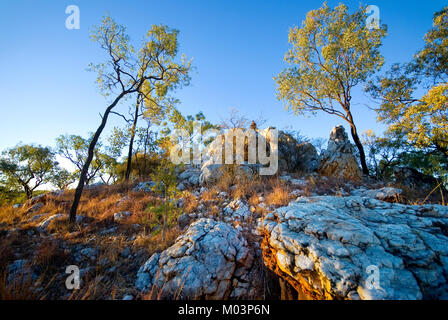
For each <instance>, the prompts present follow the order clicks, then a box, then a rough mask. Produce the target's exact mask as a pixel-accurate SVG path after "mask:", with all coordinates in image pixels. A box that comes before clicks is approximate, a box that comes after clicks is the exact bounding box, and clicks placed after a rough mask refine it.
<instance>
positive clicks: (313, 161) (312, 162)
mask: <svg viewBox="0 0 448 320" xmlns="http://www.w3.org/2000/svg"><path fill="white" fill-rule="evenodd" d="M278 161H279V170H280V171H286V172H290V173H294V172H299V173H311V172H314V171H316V170H317V168H318V166H319V155H318V154H317V151H316V148H314V146H313V145H312V144H311V143H309V142H299V141H297V139H295V138H294V137H293V136H291V135H290V134H287V133H285V132H283V131H280V133H279V135H278Z"/></svg>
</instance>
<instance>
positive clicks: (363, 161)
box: [347, 111, 369, 175]
mask: <svg viewBox="0 0 448 320" xmlns="http://www.w3.org/2000/svg"><path fill="white" fill-rule="evenodd" d="M347 116H348V120H349V123H350V129H351V130H350V131H351V133H352V138H353V141H354V142H355V145H356V147H357V148H358V150H359V159H360V161H361V167H362V173H364V174H365V175H369V168H368V167H367V162H366V154H365V152H364V147H363V146H362V143H361V140H360V139H359V136H358V131H357V129H356V126H355V122H354V121H353V116H352V114H351V112H350V111H348V112H347Z"/></svg>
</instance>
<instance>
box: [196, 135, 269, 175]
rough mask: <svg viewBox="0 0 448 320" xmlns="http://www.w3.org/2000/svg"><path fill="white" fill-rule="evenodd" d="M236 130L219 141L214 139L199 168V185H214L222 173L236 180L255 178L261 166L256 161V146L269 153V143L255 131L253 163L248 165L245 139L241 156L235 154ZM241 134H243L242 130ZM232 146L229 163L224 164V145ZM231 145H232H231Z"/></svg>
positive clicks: (247, 147)
mask: <svg viewBox="0 0 448 320" xmlns="http://www.w3.org/2000/svg"><path fill="white" fill-rule="evenodd" d="M237 130H242V129H230V130H228V131H227V132H226V133H224V134H222V136H221V139H215V140H214V141H213V142H212V143H211V144H210V145H209V146H208V149H207V151H206V153H205V156H204V159H203V160H204V162H203V164H202V166H201V174H200V177H199V182H200V183H201V184H214V183H216V182H217V181H218V180H219V179H220V178H221V177H222V176H223V174H224V173H226V172H227V173H230V174H231V175H232V176H234V177H235V178H236V179H237V180H244V179H252V178H253V177H255V176H257V175H258V173H259V170H260V167H261V166H262V165H261V164H260V163H259V161H258V146H262V147H263V146H264V147H265V148H266V151H267V152H268V151H269V143H268V141H267V140H266V138H265V136H264V135H263V134H261V133H260V132H259V131H258V130H256V131H255V135H254V136H255V147H256V149H255V156H256V159H254V160H255V163H249V152H248V150H249V143H248V140H247V139H245V142H244V147H243V148H242V150H243V152H242V154H237V152H236V151H237V149H236V145H235V143H234V141H236V139H235V140H233V139H234V136H236V135H237ZM242 132H245V131H244V130H243V131H242ZM227 143H228V144H231V145H233V155H232V158H231V160H232V161H231V163H230V164H226V163H225V162H226V144H227ZM232 143H233V144H232Z"/></svg>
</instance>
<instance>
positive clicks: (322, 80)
mask: <svg viewBox="0 0 448 320" xmlns="http://www.w3.org/2000/svg"><path fill="white" fill-rule="evenodd" d="M366 18H367V16H366V14H365V12H364V8H360V9H359V10H358V11H356V12H354V13H352V14H351V13H349V12H348V8H347V6H345V5H343V4H341V5H339V6H337V7H335V8H334V9H332V8H329V7H328V6H327V4H326V3H325V4H324V5H323V6H322V7H321V8H319V9H317V10H312V11H310V12H309V13H308V14H307V16H306V19H305V21H303V23H302V26H301V27H293V28H291V30H290V32H289V42H290V44H291V48H290V50H289V51H288V52H287V53H286V55H285V61H286V62H288V63H289V64H290V65H291V66H290V67H289V68H287V69H286V70H284V71H283V72H281V73H280V74H279V76H278V77H277V78H275V80H276V82H277V93H278V95H277V97H278V99H280V100H283V101H285V102H286V104H287V108H291V109H292V110H294V111H295V112H296V113H304V112H312V113H313V112H316V111H325V112H327V113H331V114H337V115H340V116H343V117H344V116H345V114H346V110H347V109H349V102H350V98H351V97H350V90H351V88H352V87H354V86H356V85H357V84H358V83H360V82H363V81H365V80H366V79H367V77H368V76H370V75H372V74H373V73H374V72H376V71H377V70H379V68H381V66H382V64H383V61H384V60H383V57H382V56H381V55H380V53H379V46H380V45H381V39H382V38H383V37H384V36H385V33H386V28H385V26H383V27H381V28H380V29H378V30H368V29H367V28H366ZM334 103H336V106H335V105H334ZM337 105H339V107H342V109H343V110H342V112H341V111H338V110H336V109H337Z"/></svg>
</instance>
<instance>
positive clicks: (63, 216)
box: [39, 213, 83, 231]
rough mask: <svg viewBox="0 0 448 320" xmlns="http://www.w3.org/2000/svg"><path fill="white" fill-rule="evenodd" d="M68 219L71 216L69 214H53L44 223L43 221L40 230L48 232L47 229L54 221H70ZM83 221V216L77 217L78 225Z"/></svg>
mask: <svg viewBox="0 0 448 320" xmlns="http://www.w3.org/2000/svg"><path fill="white" fill-rule="evenodd" d="M68 218H69V216H68V215H67V214H62V213H57V214H53V215H51V216H50V217H48V218H47V219H45V220H44V221H42V222H41V223H39V228H40V229H41V230H42V231H47V228H48V226H49V225H50V223H51V222H52V221H55V220H62V219H68ZM82 220H83V217H82V216H76V222H77V223H81V222H82Z"/></svg>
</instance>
